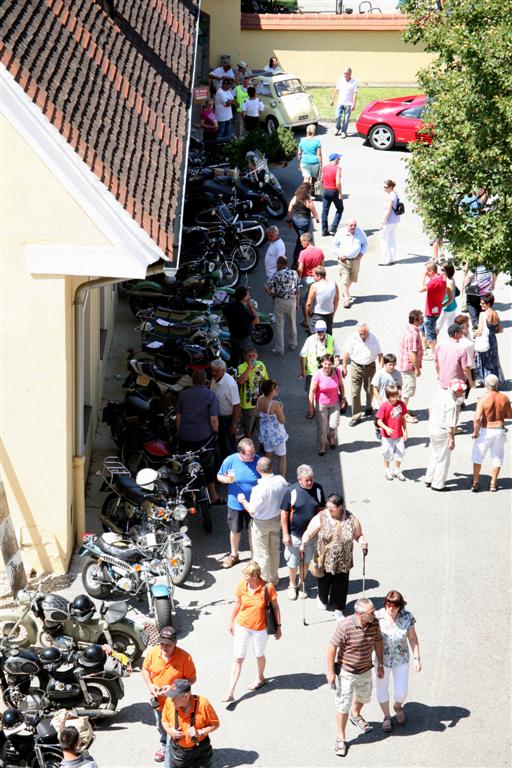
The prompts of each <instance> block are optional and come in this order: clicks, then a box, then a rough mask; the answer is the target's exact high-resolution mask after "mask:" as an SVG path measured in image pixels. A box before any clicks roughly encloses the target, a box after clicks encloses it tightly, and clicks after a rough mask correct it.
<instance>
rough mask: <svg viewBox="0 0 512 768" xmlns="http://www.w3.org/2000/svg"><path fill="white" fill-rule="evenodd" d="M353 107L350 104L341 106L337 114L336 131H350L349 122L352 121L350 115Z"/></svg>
mask: <svg viewBox="0 0 512 768" xmlns="http://www.w3.org/2000/svg"><path fill="white" fill-rule="evenodd" d="M351 112H352V107H351V106H350V104H340V106H339V107H338V111H337V112H336V130H337V131H341V132H342V133H346V132H347V130H348V121H349V120H350V113H351Z"/></svg>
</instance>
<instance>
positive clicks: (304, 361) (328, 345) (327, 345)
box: [298, 320, 341, 418]
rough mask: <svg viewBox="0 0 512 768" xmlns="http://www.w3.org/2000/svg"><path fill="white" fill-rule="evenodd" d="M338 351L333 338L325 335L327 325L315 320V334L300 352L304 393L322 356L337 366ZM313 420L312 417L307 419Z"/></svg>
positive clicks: (307, 390)
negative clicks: (332, 358)
mask: <svg viewBox="0 0 512 768" xmlns="http://www.w3.org/2000/svg"><path fill="white" fill-rule="evenodd" d="M340 354H341V353H340V350H339V347H338V345H337V344H336V342H335V341H334V337H333V336H331V334H330V333H327V323H326V322H325V320H317V321H316V323H315V333H313V334H312V335H311V336H308V338H307V339H306V341H305V344H304V346H303V347H302V349H301V351H300V358H299V360H300V372H299V375H298V378H299V379H304V378H305V379H306V382H305V387H304V389H305V390H306V393H307V394H309V388H310V385H311V377H312V376H313V374H314V373H316V372H317V371H318V369H319V368H320V360H321V358H322V357H323V356H324V355H333V356H334V358H335V361H334V362H335V365H338V363H339V359H340ZM307 418H313V417H309V416H308V417H307Z"/></svg>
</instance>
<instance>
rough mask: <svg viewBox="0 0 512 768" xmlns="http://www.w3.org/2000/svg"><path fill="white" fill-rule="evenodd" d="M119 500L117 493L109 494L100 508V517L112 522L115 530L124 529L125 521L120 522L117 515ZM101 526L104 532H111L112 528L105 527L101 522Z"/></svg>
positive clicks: (119, 516) (119, 505)
mask: <svg viewBox="0 0 512 768" xmlns="http://www.w3.org/2000/svg"><path fill="white" fill-rule="evenodd" d="M121 503H122V502H121V499H120V498H119V496H118V495H117V493H109V495H108V496H107V498H106V499H105V501H104V502H103V506H102V507H101V514H102V517H106V518H108V520H111V521H112V524H113V525H115V526H116V527H117V528H124V524H125V522H126V521H125V520H124V519H123V520H121V519H120V518H121V517H122V516H121V515H120V514H119V508H120V507H121ZM101 524H102V526H103V530H104V531H111V530H112V528H111V527H110V526H109V525H107V524H106V523H105V522H104V521H103V520H102V523H101Z"/></svg>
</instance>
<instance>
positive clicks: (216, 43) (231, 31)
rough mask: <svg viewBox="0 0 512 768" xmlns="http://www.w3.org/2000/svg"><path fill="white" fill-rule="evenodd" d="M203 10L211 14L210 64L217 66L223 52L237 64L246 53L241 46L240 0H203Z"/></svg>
mask: <svg viewBox="0 0 512 768" xmlns="http://www.w3.org/2000/svg"><path fill="white" fill-rule="evenodd" d="M201 10H202V11H204V13H207V14H208V15H209V16H210V65H211V66H212V67H217V66H218V65H219V60H220V57H221V56H222V54H223V53H229V54H230V56H231V63H232V64H234V65H236V64H238V62H239V61H240V59H244V60H245V54H244V53H243V51H242V49H241V47H240V16H241V13H240V0H202V2H201Z"/></svg>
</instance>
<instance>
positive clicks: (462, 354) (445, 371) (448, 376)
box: [434, 339, 471, 389]
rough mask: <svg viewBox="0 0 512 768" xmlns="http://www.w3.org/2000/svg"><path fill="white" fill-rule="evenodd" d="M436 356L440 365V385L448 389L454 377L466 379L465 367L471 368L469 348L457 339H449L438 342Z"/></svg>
mask: <svg viewBox="0 0 512 768" xmlns="http://www.w3.org/2000/svg"><path fill="white" fill-rule="evenodd" d="M434 356H435V359H436V361H437V364H438V365H439V386H440V387H442V388H443V389H448V387H449V386H450V381H451V380H452V379H462V381H465V380H466V376H465V374H464V370H463V369H464V368H470V367H471V366H470V359H469V355H468V352H467V348H466V347H465V346H462V344H459V342H458V341H455V339H447V340H446V341H443V342H442V343H441V344H438V345H437V346H436V348H435V350H434Z"/></svg>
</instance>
